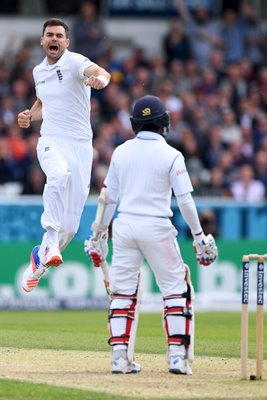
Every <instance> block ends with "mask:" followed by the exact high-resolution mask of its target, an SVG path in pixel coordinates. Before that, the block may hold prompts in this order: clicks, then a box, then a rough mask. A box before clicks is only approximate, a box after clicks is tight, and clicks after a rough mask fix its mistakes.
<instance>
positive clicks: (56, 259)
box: [45, 247, 63, 267]
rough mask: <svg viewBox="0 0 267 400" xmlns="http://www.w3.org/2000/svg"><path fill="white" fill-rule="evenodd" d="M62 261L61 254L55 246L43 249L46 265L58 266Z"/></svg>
mask: <svg viewBox="0 0 267 400" xmlns="http://www.w3.org/2000/svg"><path fill="white" fill-rule="evenodd" d="M62 262H63V260H62V255H61V254H60V251H59V249H58V248H57V247H47V248H46V249H45V266H46V267H58V266H59V265H60V264H62Z"/></svg>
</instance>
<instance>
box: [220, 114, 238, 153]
mask: <svg viewBox="0 0 267 400" xmlns="http://www.w3.org/2000/svg"><path fill="white" fill-rule="evenodd" d="M222 117H223V120H222V126H221V132H222V143H223V144H224V145H226V146H229V145H230V144H231V143H233V142H236V141H237V140H241V139H242V134H241V129H240V126H239V125H238V124H237V122H236V116H235V113H234V111H233V110H231V109H230V108H226V109H225V110H224V111H223V116H222Z"/></svg>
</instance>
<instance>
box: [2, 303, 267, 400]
mask: <svg viewBox="0 0 267 400" xmlns="http://www.w3.org/2000/svg"><path fill="white" fill-rule="evenodd" d="M264 335H265V343H264V358H265V359H266V356H267V321H266V318H265V331H264ZM107 338H108V333H107V312H104V311H99V312H96V311H53V312H46V311H40V312H36V311H21V312H17V311H14V312H13V311H11V312H10V311H2V312H0V352H1V357H0V378H1V380H0V399H1V400H3V399H12V400H24V399H25V400H26V399H27V400H31V399H34V400H53V399H57V400H65V399H77V400H83V399H103V400H106V399H114V400H115V399H117V400H122V399H126V398H127V399H128V400H129V399H140V398H150V399H154V398H155V399H161V398H162V399H163V398H166V396H167V397H168V399H169V400H170V399H172V398H173V399H174V398H179V397H181V398H186V399H191V400H192V399H202V398H203V399H210V400H211V399H213V400H214V399H231V398H238V399H243V398H247V399H267V379H266V377H267V371H266V364H265V366H264V369H265V371H264V372H265V376H264V379H263V380H262V381H257V382H255V381H253V382H250V381H240V379H239V355H240V313H198V314H197V315H196V338H195V355H196V357H195V358H196V360H195V361H194V363H193V365H192V367H193V373H194V374H193V376H192V377H183V376H175V375H172V374H169V373H168V372H167V365H166V362H165V356H164V354H165V351H166V346H165V336H164V332H163V329H162V322H161V314H158V313H156V314H155V313H149V314H148V313H141V315H140V320H139V328H138V334H137V340H136V359H137V362H138V361H140V363H141V364H142V367H144V368H143V372H142V373H141V374H137V375H135V374H134V375H133V374H131V375H123V376H114V375H112V374H111V373H110V365H109V351H110V348H109V346H108V345H107ZM249 340H250V346H249V347H250V354H249V356H250V358H251V360H250V369H251V368H254V370H252V371H251V373H255V362H254V361H253V357H254V354H255V314H251V316H250V332H249ZM151 366H153V368H152V367H151ZM153 370H154V372H153ZM7 378H8V379H7ZM25 380H26V381H31V382H25ZM15 383H16V384H15ZM43 383H49V385H48V384H45V385H44V384H43ZM52 385H57V386H62V387H61V388H59V387H56V386H52ZM176 385H177V388H176ZM213 386H214V388H213ZM182 388H186V392H185V393H184V394H183V393H182V392H181V391H182ZM205 388H206V389H205ZM80 389H86V390H80ZM204 389H205V390H206V391H203V390H204ZM230 389H231V390H230ZM202 391H203V393H202ZM175 393H177V396H176V395H175ZM264 393H265V394H264ZM231 396H232V397H231ZM238 396H239V397H238Z"/></svg>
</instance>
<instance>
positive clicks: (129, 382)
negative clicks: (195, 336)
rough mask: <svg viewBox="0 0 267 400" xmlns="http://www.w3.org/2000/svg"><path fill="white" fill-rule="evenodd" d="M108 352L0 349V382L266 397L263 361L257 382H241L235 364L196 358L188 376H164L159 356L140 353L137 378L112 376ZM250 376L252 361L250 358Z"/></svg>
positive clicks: (142, 394)
mask: <svg viewBox="0 0 267 400" xmlns="http://www.w3.org/2000/svg"><path fill="white" fill-rule="evenodd" d="M109 357H110V355H109V353H108V352H92V351H88V352H87V351H65V350H47V349H46V350H39V349H16V348H7V347H0V378H2V379H19V380H24V381H29V382H33V383H46V384H49V385H56V386H64V387H72V388H76V389H84V390H93V391H97V392H102V393H109V394H112V395H121V396H128V397H137V398H146V399H153V398H154V399H157V398H165V399H168V398H173V399H175V398H180V399H182V398H183V399H253V400H255V399H267V362H266V361H264V377H265V379H263V380H262V381H249V380H247V381H241V380H240V377H239V371H240V360H239V359H236V358H231V359H230V358H219V357H216V358H215V357H196V359H195V361H194V362H193V363H192V369H193V375H192V376H181V375H173V374H170V373H169V372H168V369H167V364H166V360H165V356H164V355H157V354H140V353H138V354H137V355H136V361H137V362H138V363H140V364H141V367H142V372H141V373H140V374H127V375H121V374H119V375H112V374H111V372H110V368H111V367H110V358H109ZM249 370H250V373H251V374H253V373H255V361H254V360H249Z"/></svg>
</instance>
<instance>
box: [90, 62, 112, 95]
mask: <svg viewBox="0 0 267 400" xmlns="http://www.w3.org/2000/svg"><path fill="white" fill-rule="evenodd" d="M84 75H85V76H87V77H88V79H86V80H85V81H84V83H85V84H86V85H87V86H91V87H92V88H94V89H104V88H105V87H106V86H107V85H108V84H109V81H110V73H109V72H107V71H106V70H105V69H104V68H102V67H100V66H99V65H97V64H93V65H91V66H90V67H88V68H86V70H85V71H84Z"/></svg>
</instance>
